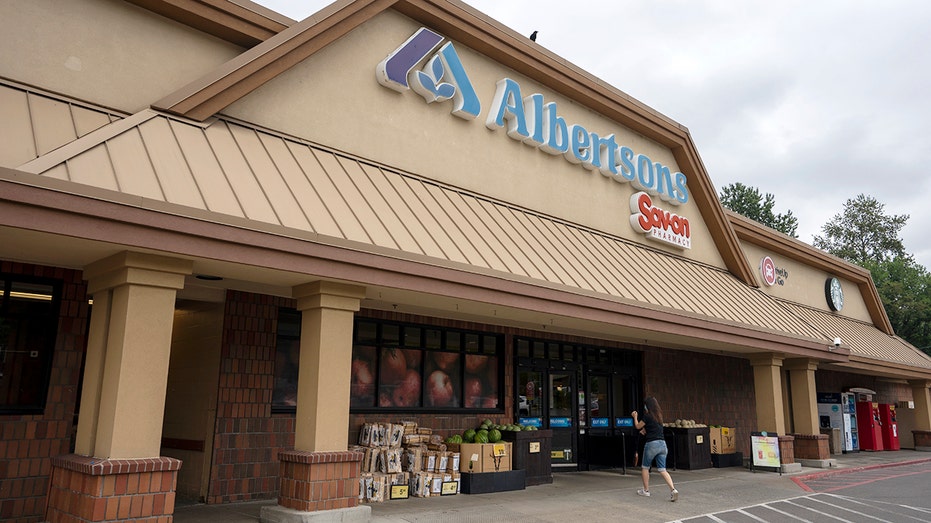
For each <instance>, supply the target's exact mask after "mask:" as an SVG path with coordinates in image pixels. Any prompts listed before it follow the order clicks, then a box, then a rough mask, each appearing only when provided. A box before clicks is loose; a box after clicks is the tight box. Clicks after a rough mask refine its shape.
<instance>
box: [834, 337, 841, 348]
mask: <svg viewBox="0 0 931 523" xmlns="http://www.w3.org/2000/svg"><path fill="white" fill-rule="evenodd" d="M840 344H841V339H840V338H834V346H835V347H840Z"/></svg>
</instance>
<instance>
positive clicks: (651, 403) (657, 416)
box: [630, 396, 679, 501]
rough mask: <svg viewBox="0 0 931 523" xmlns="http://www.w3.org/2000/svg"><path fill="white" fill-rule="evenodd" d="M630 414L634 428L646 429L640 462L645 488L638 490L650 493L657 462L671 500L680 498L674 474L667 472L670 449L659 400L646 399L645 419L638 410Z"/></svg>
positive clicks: (639, 492)
mask: <svg viewBox="0 0 931 523" xmlns="http://www.w3.org/2000/svg"><path fill="white" fill-rule="evenodd" d="M630 415H631V416H632V417H633V418H634V428H636V429H637V430H640V429H645V430H646V444H645V445H644V447H643V457H642V458H641V459H642V461H641V463H640V477H641V478H642V479H643V488H641V489H638V490H637V494H638V495H641V496H649V495H650V466H651V465H652V464H653V462H654V461H655V462H656V471H657V472H659V475H660V476H662V477H663V480H665V481H666V485H668V486H669V491H670V493H669V501H676V500H678V499H679V491H678V490H676V486H675V485H674V484H673V483H672V476H670V475H669V473H668V472H666V454H667V453H668V452H669V449H667V448H666V440H665V439H664V438H663V409H661V408H660V406H659V402H658V401H656V398H654V397H653V396H650V397H648V398H647V399H646V400H645V401H644V406H643V419H639V416H638V414H637V411H636V410H635V411H633V412H631V413H630Z"/></svg>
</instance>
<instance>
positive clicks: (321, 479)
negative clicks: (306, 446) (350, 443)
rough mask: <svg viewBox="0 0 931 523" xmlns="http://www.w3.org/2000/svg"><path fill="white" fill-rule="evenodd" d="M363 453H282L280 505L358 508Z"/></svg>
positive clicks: (317, 509)
mask: <svg viewBox="0 0 931 523" xmlns="http://www.w3.org/2000/svg"><path fill="white" fill-rule="evenodd" d="M363 456H364V454H363V453H362V452H358V451H332V452H309V451H300V450H284V451H281V452H279V453H278V460H279V461H280V462H281V466H280V467H279V470H278V480H279V483H280V488H279V491H278V506H280V507H283V508H287V509H291V510H295V511H297V512H323V511H328V512H329V511H333V510H338V509H348V508H355V507H356V506H358V505H359V476H360V475H361V474H360V472H361V468H362V457H363ZM334 521H341V520H334Z"/></svg>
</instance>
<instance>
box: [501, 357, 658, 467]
mask: <svg viewBox="0 0 931 523" xmlns="http://www.w3.org/2000/svg"><path fill="white" fill-rule="evenodd" d="M515 342H516V349H517V373H516V374H517V375H516V379H515V385H516V391H515V394H514V398H515V402H516V403H517V405H516V412H517V414H518V419H519V421H520V423H521V424H524V425H534V426H536V427H538V428H541V429H549V430H551V431H552V442H551V463H552V467H553V471H561V470H563V471H564V470H589V469H593V468H621V467H624V466H630V465H633V459H634V452H635V451H636V437H635V436H636V434H635V432H634V430H633V419H632V418H630V412H631V411H632V410H633V409H634V408H635V406H636V405H638V404H639V403H640V396H641V386H640V376H641V374H642V369H641V357H640V352H638V351H632V350H623V349H614V348H612V349H606V348H600V347H592V346H585V345H577V344H566V343H556V342H548V341H541V340H530V339H524V338H518V339H516V340H515Z"/></svg>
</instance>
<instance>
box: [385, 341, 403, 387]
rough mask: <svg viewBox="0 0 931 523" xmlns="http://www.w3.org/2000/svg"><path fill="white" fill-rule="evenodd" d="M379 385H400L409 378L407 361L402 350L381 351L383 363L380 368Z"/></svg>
mask: <svg viewBox="0 0 931 523" xmlns="http://www.w3.org/2000/svg"><path fill="white" fill-rule="evenodd" d="M379 369H380V371H381V373H380V374H379V383H381V384H382V385H394V384H397V383H400V382H401V381H403V380H404V377H405V376H407V360H406V359H405V358H404V351H402V350H400V349H384V350H382V351H381V362H380V367H379Z"/></svg>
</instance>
